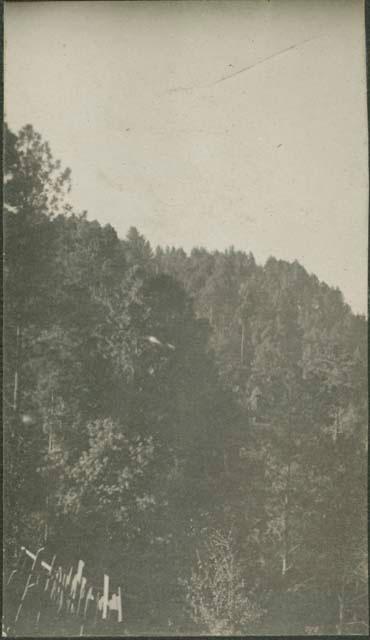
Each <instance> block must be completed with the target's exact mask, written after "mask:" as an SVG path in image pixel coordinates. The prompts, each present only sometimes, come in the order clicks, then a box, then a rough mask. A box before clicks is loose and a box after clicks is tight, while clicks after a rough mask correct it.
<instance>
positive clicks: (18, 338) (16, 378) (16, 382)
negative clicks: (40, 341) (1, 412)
mask: <svg viewBox="0 0 370 640" xmlns="http://www.w3.org/2000/svg"><path fill="white" fill-rule="evenodd" d="M21 348H22V331H21V328H20V325H19V324H18V325H17V329H16V341H15V370H14V386H13V410H14V413H18V412H19V367H20V359H21Z"/></svg>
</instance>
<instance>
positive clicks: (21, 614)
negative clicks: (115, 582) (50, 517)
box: [3, 547, 123, 637]
mask: <svg viewBox="0 0 370 640" xmlns="http://www.w3.org/2000/svg"><path fill="white" fill-rule="evenodd" d="M84 569H85V563H84V562H83V560H79V562H78V564H77V567H76V568H74V567H73V566H72V567H70V568H69V569H68V570H65V569H64V568H63V567H62V566H60V565H58V563H57V561H56V556H54V557H53V558H52V559H51V561H50V562H47V561H46V554H45V549H39V550H38V551H37V553H32V552H31V551H29V550H28V549H26V548H25V547H22V550H21V554H20V557H19V561H18V565H17V567H16V569H14V571H12V573H11V574H10V576H9V578H8V580H7V581H6V585H5V589H4V601H3V625H4V634H6V635H8V636H11V637H14V636H22V635H24V636H32V635H40V636H58V635H63V636H66V635H67V636H83V635H122V634H123V630H122V598H121V588H120V587H117V588H116V589H115V591H113V590H112V588H111V584H110V579H109V576H108V575H106V574H105V575H104V576H103V579H102V582H101V584H100V585H96V584H93V583H92V582H91V581H90V580H89V579H88V578H87V577H86V576H84Z"/></svg>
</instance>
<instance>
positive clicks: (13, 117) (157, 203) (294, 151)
mask: <svg viewBox="0 0 370 640" xmlns="http://www.w3.org/2000/svg"><path fill="white" fill-rule="evenodd" d="M363 13H364V11H363V3H362V2H360V1H358V0H340V1H337V0H271V1H270V2H269V1H268V0H266V1H265V0H241V1H238V2H234V0H227V1H224V0H218V1H217V0H216V2H214V1H213V0H209V1H208V2H205V1H201V0H193V1H191V0H186V1H185V2H161V1H157V2H119V1H116V2H107V1H102V2H78V1H76V2H74V1H72V2H63V1H54V2H15V3H9V4H6V6H5V39H6V49H5V52H6V55H5V108H6V119H7V121H8V123H9V125H10V127H11V128H12V129H15V130H17V129H19V128H20V127H21V126H23V125H24V124H27V123H31V124H32V125H33V126H34V127H35V128H36V129H37V130H38V131H39V132H40V133H41V134H42V136H43V137H44V138H45V139H46V140H48V141H49V143H50V145H51V148H52V151H53V153H54V155H55V156H56V157H58V158H60V159H61V160H62V162H63V163H64V164H65V165H67V166H69V167H71V169H72V178H73V193H72V202H73V204H74V205H75V206H76V208H78V209H79V210H82V209H87V211H88V215H89V218H90V219H97V220H99V222H101V223H107V222H109V223H110V224H112V225H113V226H114V227H115V228H116V230H117V231H118V234H119V235H120V236H121V237H124V236H125V235H126V233H127V230H128V228H129V227H130V226H132V225H134V226H136V227H137V228H138V229H139V231H140V232H141V233H143V234H144V235H145V236H146V237H147V238H148V240H150V242H151V244H152V245H153V247H155V246H156V245H157V244H161V245H167V244H168V245H176V246H182V247H184V248H185V249H186V250H189V249H191V248H192V247H193V246H195V245H196V246H199V245H202V246H205V247H207V248H209V249H224V248H226V247H229V246H230V245H234V246H235V248H237V249H242V250H245V251H252V252H253V253H254V255H255V257H256V260H257V261H258V262H264V261H265V260H266V259H267V258H268V257H269V256H270V255H274V256H276V257H277V258H280V259H285V260H290V261H292V260H295V259H297V260H299V261H300V262H301V263H302V264H303V265H304V266H305V267H306V269H307V270H308V271H309V272H314V273H316V275H317V276H318V277H319V278H320V279H322V280H325V281H326V282H327V283H328V284H330V285H332V286H339V288H340V289H341V290H342V291H343V294H344V297H345V299H346V301H347V302H348V303H349V304H351V306H352V308H353V310H354V311H355V312H359V313H365V312H366V307H367V280H366V278H367V275H366V274H367V211H368V169H367V123H366V70H365V32H364V16H363ZM276 54H277V55H276ZM239 72H240V73H239ZM234 74H235V75H234Z"/></svg>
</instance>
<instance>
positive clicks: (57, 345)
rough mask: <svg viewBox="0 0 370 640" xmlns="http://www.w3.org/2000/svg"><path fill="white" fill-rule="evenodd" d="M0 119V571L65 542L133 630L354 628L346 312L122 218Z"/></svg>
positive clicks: (355, 565)
mask: <svg viewBox="0 0 370 640" xmlns="http://www.w3.org/2000/svg"><path fill="white" fill-rule="evenodd" d="M4 139H5V142H4V146H5V151H4V154H5V169H4V232H5V258H4V390H3V395H4V452H5V455H4V513H5V516H4V547H5V571H6V572H9V571H11V569H12V567H13V565H14V563H15V561H16V559H17V555H18V554H19V549H20V547H21V545H28V546H29V547H30V548H31V549H36V548H39V547H41V546H47V547H48V548H50V549H51V550H57V552H58V554H59V555H61V556H63V557H65V558H66V559H67V560H68V561H69V559H71V558H72V559H77V560H78V558H84V559H85V560H86V561H88V562H89V565H90V567H92V568H93V571H95V572H97V573H98V572H101V571H102V570H105V571H109V573H110V575H112V576H114V577H115V578H116V579H117V580H119V581H120V584H121V585H122V589H123V603H124V604H123V612H124V630H125V633H127V634H132V635H135V634H136V635H137V634H140V633H145V632H148V630H149V632H150V634H155V633H161V634H163V635H165V634H174V633H181V634H184V635H186V634H193V635H201V634H221V635H222V634H223V635H230V634H231V635H237V634H242V635H251V634H260V635H263V634H269V633H270V634H274V635H279V634H287V633H291V634H292V633H293V634H295V635H300V634H317V633H321V634H322V633H324V634H366V632H367V623H368V610H367V566H368V563H367V418H368V413H367V411H368V406H367V321H366V318H365V317H364V316H360V315H355V314H354V313H353V312H352V311H351V308H350V307H349V305H347V304H346V303H345V301H344V299H343V295H342V293H341V292H340V290H338V289H334V288H331V287H329V286H328V285H327V284H325V283H324V282H320V281H319V279H318V278H317V277H316V276H315V275H313V274H309V273H307V271H306V270H305V269H304V267H303V266H301V265H300V264H299V263H298V262H296V261H295V262H291V263H289V262H285V261H282V260H277V259H275V258H274V257H270V258H269V259H268V260H267V262H266V263H265V264H264V265H261V264H258V263H257V262H256V261H255V259H254V256H253V253H252V252H244V251H239V250H236V249H234V248H233V247H230V248H229V249H227V250H226V251H209V250H207V249H206V248H203V247H195V248H194V249H193V250H192V251H191V252H190V253H186V252H185V251H184V250H183V249H181V248H175V247H169V246H167V247H156V248H155V247H152V246H151V245H150V242H149V240H148V239H146V238H145V237H143V235H141V233H140V230H139V231H138V230H137V229H136V228H130V229H128V232H127V236H126V237H125V238H124V239H121V238H119V237H118V235H117V233H116V231H115V230H114V229H113V228H112V227H111V226H110V225H105V226H102V225H101V224H99V223H98V222H97V221H91V220H89V219H88V217H87V213H86V212H78V211H74V210H73V208H72V207H71V205H70V204H69V197H68V193H69V190H70V188H71V175H70V171H69V169H65V168H63V167H62V166H61V163H60V162H59V161H57V160H55V158H54V156H53V154H52V151H51V149H50V147H49V144H48V143H47V142H46V141H44V140H43V138H42V137H41V135H40V134H39V133H37V132H36V131H35V130H34V129H33V127H32V126H31V125H26V126H24V127H23V128H22V129H21V130H20V131H19V132H17V133H15V132H13V131H11V130H10V129H9V128H8V127H7V126H6V127H5V136H4ZM122 216H123V217H124V211H123V212H122ZM174 224H176V221H174ZM245 243H246V245H247V246H249V245H250V246H251V248H253V238H252V237H251V238H246V239H245Z"/></svg>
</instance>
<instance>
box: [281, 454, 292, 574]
mask: <svg viewBox="0 0 370 640" xmlns="http://www.w3.org/2000/svg"><path fill="white" fill-rule="evenodd" d="M289 493H290V462H289V463H288V467H287V479H286V487H285V494H284V511H283V553H282V567H281V574H282V575H283V576H285V574H286V572H287V571H288V555H289V542H290V540H289V507H290V505H289Z"/></svg>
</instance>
